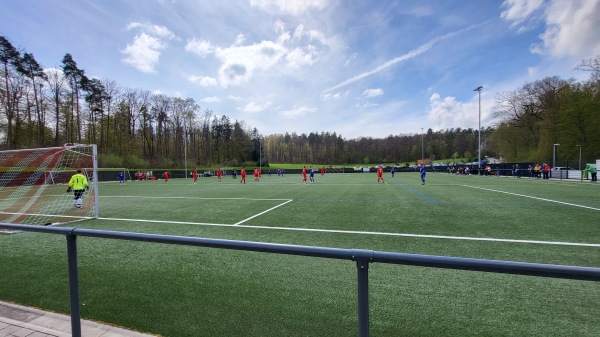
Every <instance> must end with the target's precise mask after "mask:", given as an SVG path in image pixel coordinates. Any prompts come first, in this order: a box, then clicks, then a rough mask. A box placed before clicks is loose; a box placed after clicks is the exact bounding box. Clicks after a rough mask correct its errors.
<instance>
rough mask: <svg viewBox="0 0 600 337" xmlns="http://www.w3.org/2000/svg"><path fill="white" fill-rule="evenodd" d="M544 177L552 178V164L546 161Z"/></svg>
mask: <svg viewBox="0 0 600 337" xmlns="http://www.w3.org/2000/svg"><path fill="white" fill-rule="evenodd" d="M543 171H544V179H550V165H548V164H546V163H544V168H543Z"/></svg>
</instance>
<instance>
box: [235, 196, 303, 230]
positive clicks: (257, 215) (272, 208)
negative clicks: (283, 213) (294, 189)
mask: <svg viewBox="0 0 600 337" xmlns="http://www.w3.org/2000/svg"><path fill="white" fill-rule="evenodd" d="M292 201H293V200H292V199H290V200H288V201H286V202H284V203H281V204H279V205H277V206H275V207H271V208H269V209H268V210H266V211H263V212H260V213H258V214H255V215H253V216H251V217H249V218H246V219H244V220H242V221H238V222H236V223H235V224H234V225H235V226H239V225H241V224H243V223H244V222H246V221H250V220H252V219H254V218H256V217H259V216H261V215H263V214H265V213H268V212H270V211H272V210H274V209H276V208H279V207H281V206H283V205H285V204H288V203H290V202H292Z"/></svg>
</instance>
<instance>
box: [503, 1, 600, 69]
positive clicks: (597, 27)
mask: <svg viewBox="0 0 600 337" xmlns="http://www.w3.org/2000/svg"><path fill="white" fill-rule="evenodd" d="M502 6H503V7H506V8H507V9H506V10H505V11H504V12H502V13H501V15H500V16H501V17H502V18H503V19H505V20H507V21H511V22H512V24H511V26H512V27H515V26H518V27H520V29H521V28H522V27H524V26H526V25H528V24H531V23H530V22H528V20H530V21H531V20H533V21H535V19H536V18H534V13H535V12H536V11H538V10H542V9H543V14H542V16H543V21H544V24H545V31H544V33H542V34H541V35H540V42H538V43H534V44H532V45H531V47H530V51H531V52H532V53H536V54H546V55H550V56H553V57H565V56H573V57H576V58H587V57H593V56H596V55H598V54H600V39H598V32H600V19H598V18H599V17H600V0H572V1H565V0H551V1H547V2H544V1H542V0H506V1H505V2H504V3H503V4H502Z"/></svg>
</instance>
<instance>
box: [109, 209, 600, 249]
mask: <svg viewBox="0 0 600 337" xmlns="http://www.w3.org/2000/svg"><path fill="white" fill-rule="evenodd" d="M290 201H291V200H290ZM286 203H287V202H286ZM282 205H284V204H281V205H279V206H282ZM279 206H276V207H279ZM276 207H275V208H276ZM265 212H267V211H265ZM265 212H263V213H265ZM258 215H259V214H257V215H255V216H254V217H256V216H258ZM99 219H101V220H109V221H130V222H149V223H165V224H183V225H196V226H215V227H237V228H251V229H269V230H283V231H300V232H315V233H335V234H357V235H380V236H400V237H411V238H426V239H446V240H467V241H489V242H508V243H528V244H540V245H559V246H578V247H600V243H577V242H561V241H539V240H514V239H495V238H476V237H468V236H445V235H427V234H407V233H385V232H361V231H346V230H336V229H317V228H290V227H270V226H248V225H239V224H240V223H243V222H244V221H248V220H250V218H248V219H246V220H243V221H240V222H238V223H237V224H233V225H230V224H215V223H200V222H183V221H164V220H143V219H118V218H99Z"/></svg>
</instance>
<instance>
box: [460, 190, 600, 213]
mask: <svg viewBox="0 0 600 337" xmlns="http://www.w3.org/2000/svg"><path fill="white" fill-rule="evenodd" d="M462 186H464V187H470V188H475V189H479V190H485V191H491V192H497V193H504V194H509V195H515V196H518V197H523V198H530V199H536V200H541V201H548V202H554V203H557V204H561V205H567V206H573V207H580V208H585V209H591V210H594V211H600V208H595V207H590V206H584V205H578V204H572V203H570V202H563V201H557V200H551V199H546V198H538V197H532V196H530V195H525V194H518V193H512V192H505V191H498V190H493V189H491V188H483V187H477V186H470V185H462Z"/></svg>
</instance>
